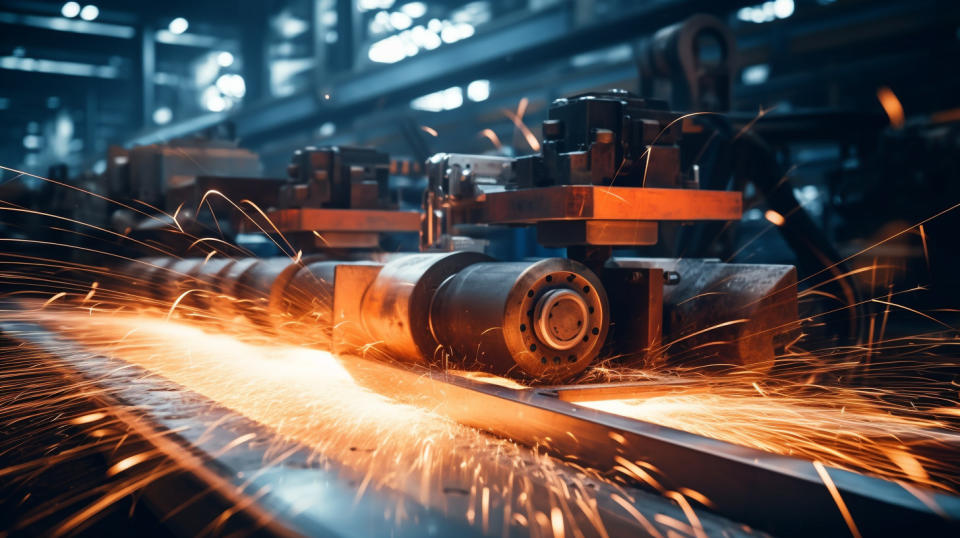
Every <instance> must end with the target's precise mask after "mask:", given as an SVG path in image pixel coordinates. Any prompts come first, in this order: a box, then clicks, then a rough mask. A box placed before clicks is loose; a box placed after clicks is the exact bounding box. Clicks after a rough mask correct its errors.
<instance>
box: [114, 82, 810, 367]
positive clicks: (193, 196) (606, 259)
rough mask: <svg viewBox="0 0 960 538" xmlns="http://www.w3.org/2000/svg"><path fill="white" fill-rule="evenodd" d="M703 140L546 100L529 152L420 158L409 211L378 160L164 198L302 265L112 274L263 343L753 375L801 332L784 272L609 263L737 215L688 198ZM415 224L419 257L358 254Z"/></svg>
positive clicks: (664, 119) (595, 98) (432, 360)
mask: <svg viewBox="0 0 960 538" xmlns="http://www.w3.org/2000/svg"><path fill="white" fill-rule="evenodd" d="M698 129H700V130H702V128H700V127H698V126H697V125H696V124H695V123H694V119H692V118H690V117H685V116H681V115H679V114H677V113H674V112H671V111H669V110H668V109H667V107H666V105H665V104H664V103H662V102H658V101H655V100H648V99H639V98H636V97H634V96H631V95H629V94H627V93H626V92H620V91H612V92H608V93H599V94H586V95H579V96H575V97H571V98H569V99H560V100H557V101H556V102H554V103H553V105H552V106H551V108H550V113H549V119H548V120H546V121H545V122H544V124H543V149H542V151H541V152H540V153H538V154H535V155H530V156H525V157H519V158H508V157H497V156H485V155H465V154H438V155H436V156H434V157H433V158H431V159H430V160H429V162H428V163H427V165H426V174H427V176H428V187H427V190H426V192H425V193H424V196H423V212H422V215H420V214H417V213H414V212H406V211H398V210H396V209H394V208H392V207H391V206H390V204H389V202H388V199H387V196H386V174H387V173H388V168H389V166H390V164H389V159H388V158H387V156H386V155H384V154H382V153H378V152H376V151H373V150H363V149H355V148H327V149H315V148H307V149H305V150H302V151H300V152H298V153H297V154H296V155H295V156H294V158H293V162H292V163H291V165H290V167H289V178H288V179H287V180H285V181H279V180H245V181H243V182H240V181H233V182H232V183H231V182H230V181H227V180H222V179H221V180H213V179H210V178H196V179H195V180H194V181H192V182H185V183H184V184H181V185H178V186H177V187H176V188H175V189H171V191H170V195H169V196H170V197H171V198H172V199H175V200H177V203H183V202H186V206H190V205H192V206H193V207H199V205H200V204H199V201H201V199H202V198H207V197H208V191H209V190H210V189H212V188H216V189H218V190H219V191H220V192H223V193H224V194H226V195H228V196H229V197H231V198H233V199H236V200H239V199H241V198H249V199H253V200H256V201H257V203H258V204H259V205H260V206H263V208H264V210H265V211H264V212H263V214H262V215H257V214H255V213H254V212H253V211H248V212H247V213H246V218H245V219H239V220H237V221H235V222H237V224H238V227H241V228H245V229H247V230H252V231H256V230H259V231H262V232H266V233H268V234H271V235H273V236H275V237H276V238H277V240H278V241H291V242H292V245H293V246H294V247H296V248H298V249H300V250H301V252H302V253H303V254H302V257H298V259H296V260H295V261H291V259H290V258H274V259H256V258H247V259H228V258H222V257H213V258H209V257H208V258H206V259H204V258H186V259H176V258H174V257H171V258H150V259H146V260H140V261H137V262H135V263H133V264H131V265H130V266H129V267H127V268H126V269H124V270H123V271H122V272H121V273H122V274H123V275H125V278H131V279H133V281H134V282H135V283H137V284H143V285H146V286H147V287H148V289H150V290H153V293H154V294H155V296H156V299H158V300H160V301H162V302H163V303H164V304H168V305H169V304H171V303H173V302H177V303H179V304H180V305H182V307H183V308H187V307H193V309H195V310H196V311H198V312H202V311H203V310H204V309H209V308H213V309H217V308H219V309H221V311H222V309H224V308H226V309H228V311H229V312H231V313H235V314H237V315H242V316H245V317H247V318H249V319H251V320H253V321H254V322H255V323H256V324H257V325H258V326H260V327H261V328H263V329H264V330H267V331H277V330H287V329H289V328H290V327H293V326H296V327H299V328H300V329H303V330H301V331H299V332H298V334H301V335H302V337H301V338H302V339H305V342H306V343H318V344H320V345H325V346H331V347H332V348H333V349H334V350H335V351H337V352H341V353H357V352H360V353H364V354H366V353H375V354H377V355H382V356H383V357H384V358H390V359H395V360H401V361H405V362H414V363H421V364H432V365H442V366H444V367H449V368H455V369H461V370H481V371H487V372H491V373H494V374H497V375H506V376H512V377H517V378H521V379H527V380H532V381H537V382H540V383H555V382H560V381H566V380H570V379H572V378H574V377H575V376H576V375H577V374H579V373H580V372H582V371H583V370H584V369H585V368H586V367H587V366H588V365H589V364H591V363H592V362H593V361H595V360H596V359H597V358H598V357H604V358H607V357H617V360H619V361H621V362H626V363H631V364H646V365H650V364H654V363H658V362H662V361H664V360H678V361H684V362H691V361H693V354H691V353H687V352H686V350H690V349H695V348H696V349H697V350H698V353H696V357H697V358H696V360H697V362H699V363H703V362H707V363H719V364H739V365H743V366H747V367H749V368H754V369H758V370H760V371H763V370H766V369H769V368H770V367H771V366H772V365H773V362H774V357H775V355H776V350H777V348H778V346H782V345H784V344H785V343H787V342H789V340H790V339H791V338H792V337H793V333H794V332H795V329H796V319H797V295H796V273H795V270H794V268H793V267H791V266H778V265H755V264H727V263H721V262H720V261H718V260H715V259H685V258H649V257H643V258H638V257H623V256H615V255H614V250H613V249H614V248H618V249H619V248H634V249H635V248H638V247H651V246H653V245H656V244H657V243H658V237H660V236H661V235H664V232H663V229H664V228H669V229H674V228H676V226H677V225H682V224H685V223H693V222H696V221H728V220H734V219H738V218H739V217H740V215H741V209H742V208H741V195H740V193H739V192H733V191H721V190H705V189H700V188H699V183H700V177H699V174H700V170H699V167H698V165H697V163H696V162H695V156H694V155H689V154H688V153H689V152H688V151H685V146H684V145H683V137H684V132H685V131H691V132H697V131H698ZM408 166H409V165H408ZM237 213H238V212H237V211H234V215H235V218H239V216H238V215H237ZM494 226H534V227H536V232H537V239H538V241H539V242H540V243H541V244H542V245H544V246H548V247H563V248H566V251H567V257H565V258H546V259H537V260H522V261H497V260H494V259H493V258H491V257H490V256H487V255H485V254H483V253H482V247H483V244H484V240H483V239H482V235H483V234H484V233H485V230H487V229H489V228H490V227H494ZM416 229H419V231H420V240H421V252H420V253H392V254H384V253H378V252H375V251H373V250H371V249H372V248H373V247H376V246H377V244H378V241H377V240H378V234H382V233H385V232H390V231H394V232H395V231H411V230H416ZM225 298H229V299H225ZM224 301H227V302H229V303H230V304H229V305H226V306H225V305H218V304H216V303H218V302H224ZM221 317H222V316H221Z"/></svg>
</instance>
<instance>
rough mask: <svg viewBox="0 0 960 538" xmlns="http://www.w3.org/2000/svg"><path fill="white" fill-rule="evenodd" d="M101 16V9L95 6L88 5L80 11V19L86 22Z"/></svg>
mask: <svg viewBox="0 0 960 538" xmlns="http://www.w3.org/2000/svg"><path fill="white" fill-rule="evenodd" d="M99 16H100V8H98V7H97V6H95V5H93V4H87V5H85V6H83V9H81V10H80V18H81V19H83V20H85V21H92V20H94V19H96V18H97V17H99Z"/></svg>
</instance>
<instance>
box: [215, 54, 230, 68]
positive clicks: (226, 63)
mask: <svg viewBox="0 0 960 538" xmlns="http://www.w3.org/2000/svg"><path fill="white" fill-rule="evenodd" d="M217 63H218V64H219V65H220V67H230V66H231V65H233V54H230V53H229V52H227V51H223V52H221V53H220V54H217Z"/></svg>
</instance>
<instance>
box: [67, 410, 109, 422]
mask: <svg viewBox="0 0 960 538" xmlns="http://www.w3.org/2000/svg"><path fill="white" fill-rule="evenodd" d="M106 416H107V414H106V413H103V412H97V413H90V414H87V415H83V416H82V417H77V418H75V419H73V420H71V421H70V422H71V423H72V424H89V423H91V422H96V421H98V420H102V419H104V418H106Z"/></svg>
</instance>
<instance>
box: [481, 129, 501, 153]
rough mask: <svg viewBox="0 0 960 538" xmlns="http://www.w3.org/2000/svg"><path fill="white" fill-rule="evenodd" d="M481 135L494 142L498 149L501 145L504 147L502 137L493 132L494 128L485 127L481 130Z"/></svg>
mask: <svg viewBox="0 0 960 538" xmlns="http://www.w3.org/2000/svg"><path fill="white" fill-rule="evenodd" d="M480 136H482V137H484V138H486V139H487V140H489V141H490V143H491V144H493V147H494V148H496V149H500V148H501V147H503V144H502V143H501V142H500V137H499V136H497V133H495V132H493V129H484V130H482V131H480Z"/></svg>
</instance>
